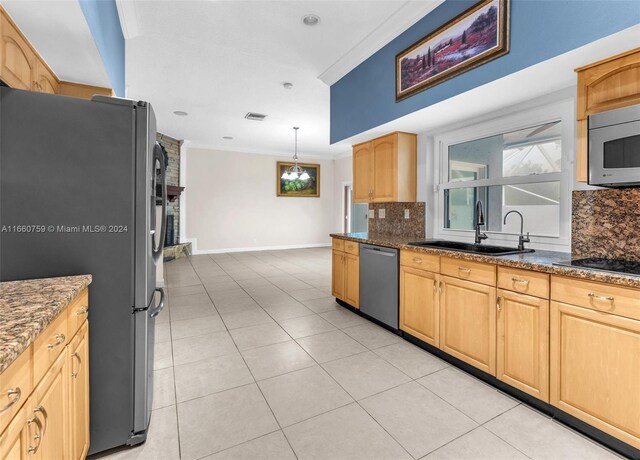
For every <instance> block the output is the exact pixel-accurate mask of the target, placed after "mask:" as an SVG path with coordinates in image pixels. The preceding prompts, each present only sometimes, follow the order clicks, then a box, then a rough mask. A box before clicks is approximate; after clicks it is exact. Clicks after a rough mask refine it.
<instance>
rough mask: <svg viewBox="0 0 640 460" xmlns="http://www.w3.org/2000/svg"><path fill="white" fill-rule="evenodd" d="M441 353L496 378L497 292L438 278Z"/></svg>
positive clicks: (451, 279)
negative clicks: (439, 287)
mask: <svg viewBox="0 0 640 460" xmlns="http://www.w3.org/2000/svg"><path fill="white" fill-rule="evenodd" d="M440 280H441V288H442V291H441V297H440V349H441V350H442V351H445V352H446V353H449V354H450V355H452V356H455V357H456V358H458V359H460V360H462V361H464V362H466V363H468V364H471V365H472V366H475V367H477V368H478V369H480V370H482V371H484V372H486V373H488V374H491V375H493V376H495V375H496V288H495V287H493V286H487V285H484V284H480V283H475V282H473V281H466V280H461V279H458V278H453V277H451V276H441V277H440Z"/></svg>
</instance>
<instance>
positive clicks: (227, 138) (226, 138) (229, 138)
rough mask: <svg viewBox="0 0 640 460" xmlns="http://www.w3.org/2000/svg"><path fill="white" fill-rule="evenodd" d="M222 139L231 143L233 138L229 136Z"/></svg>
mask: <svg viewBox="0 0 640 460" xmlns="http://www.w3.org/2000/svg"><path fill="white" fill-rule="evenodd" d="M222 138H223V139H225V140H228V141H232V140H233V137H231V136H222Z"/></svg>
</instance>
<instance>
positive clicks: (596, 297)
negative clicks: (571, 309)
mask: <svg viewBox="0 0 640 460" xmlns="http://www.w3.org/2000/svg"><path fill="white" fill-rule="evenodd" d="M588 295H589V297H591V300H603V301H605V302H611V303H613V302H614V301H615V300H616V299H615V297H611V296H603V295H597V294H594V293H593V292H590V293H589V294H588Z"/></svg>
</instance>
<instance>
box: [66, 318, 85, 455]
mask: <svg viewBox="0 0 640 460" xmlns="http://www.w3.org/2000/svg"><path fill="white" fill-rule="evenodd" d="M67 349H68V351H67V355H68V357H67V363H68V364H67V375H68V378H69V407H70V410H69V422H70V425H69V449H70V451H69V458H71V459H74V460H77V459H83V458H85V457H86V456H87V452H88V450H89V323H88V322H87V321H85V322H84V324H83V325H82V327H81V328H80V330H79V331H78V333H77V334H76V336H75V337H74V338H73V340H72V341H71V343H70V344H69V346H68V347H67Z"/></svg>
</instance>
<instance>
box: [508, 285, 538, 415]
mask: <svg viewBox="0 0 640 460" xmlns="http://www.w3.org/2000/svg"><path fill="white" fill-rule="evenodd" d="M517 284H518V285H520V284H523V283H517ZM547 284H548V282H547ZM496 306H497V310H498V312H497V340H498V342H497V350H496V353H497V359H496V361H497V362H496V377H497V378H498V379H500V380H502V381H503V382H505V383H508V384H509V385H511V386H514V387H516V388H518V389H519V390H521V391H524V392H525V393H528V394H530V395H532V396H535V397H536V398H538V399H541V400H543V401H545V402H549V300H547V299H541V298H538V297H533V296H531V295H525V294H519V293H516V292H512V291H507V290H503V289H499V290H498V299H497V305H496Z"/></svg>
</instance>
